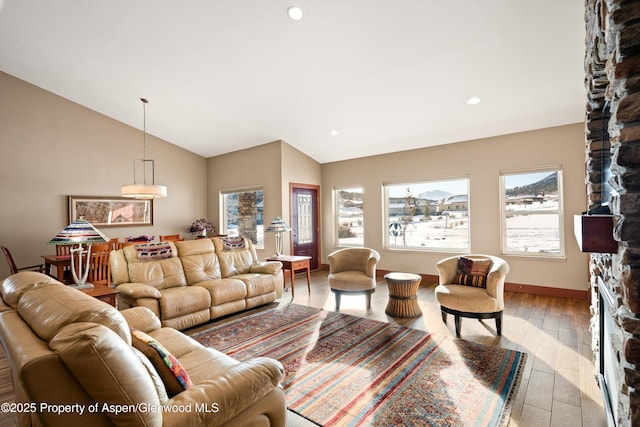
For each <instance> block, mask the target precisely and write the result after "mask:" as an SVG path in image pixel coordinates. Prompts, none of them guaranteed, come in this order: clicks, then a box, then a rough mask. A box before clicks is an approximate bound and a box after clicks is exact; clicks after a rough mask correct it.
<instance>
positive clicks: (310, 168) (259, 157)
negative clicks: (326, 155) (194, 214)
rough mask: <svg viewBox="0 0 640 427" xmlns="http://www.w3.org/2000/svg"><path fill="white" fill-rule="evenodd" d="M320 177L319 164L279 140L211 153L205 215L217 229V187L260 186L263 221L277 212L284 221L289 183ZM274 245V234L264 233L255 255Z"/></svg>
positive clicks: (287, 247) (315, 181) (268, 251)
mask: <svg viewBox="0 0 640 427" xmlns="http://www.w3.org/2000/svg"><path fill="white" fill-rule="evenodd" d="M320 179H321V169H320V164H319V163H318V162H316V161H315V160H313V159H311V158H310V157H308V156H307V155H305V154H304V153H302V152H300V151H299V150H297V149H295V148H293V147H292V146H290V145H289V144H287V143H285V142H283V141H274V142H271V143H268V144H264V145H260V146H257V147H253V148H248V149H246V150H240V151H235V152H232V153H228V154H223V155H220V156H216V157H211V158H209V159H208V187H209V195H208V197H209V204H208V208H209V209H208V210H209V219H210V220H212V221H213V222H214V224H216V227H218V229H220V225H221V223H220V221H221V218H222V214H221V212H220V208H221V207H220V192H221V191H228V190H234V189H242V188H247V187H256V186H262V188H263V191H264V217H265V221H271V220H272V219H273V218H275V217H276V216H281V217H282V218H283V219H284V220H285V221H286V222H287V223H288V222H289V220H290V215H289V211H290V209H289V183H290V182H296V183H303V184H312V185H320ZM283 237H284V236H283ZM284 238H285V239H286V237H284ZM274 247H275V237H274V235H273V234H272V233H265V248H266V249H258V250H257V251H258V255H259V256H260V257H264V256H267V255H271V254H272V253H273V248H274ZM283 249H284V253H290V244H289V240H284V244H283Z"/></svg>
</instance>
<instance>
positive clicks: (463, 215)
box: [384, 178, 469, 251]
mask: <svg viewBox="0 0 640 427" xmlns="http://www.w3.org/2000/svg"><path fill="white" fill-rule="evenodd" d="M384 194H385V212H386V215H385V222H386V224H385V230H386V233H385V234H386V237H385V247H386V248H389V249H412V250H443V249H444V250H453V251H468V250H469V179H468V178H460V179H451V180H443V181H423V182H402V183H388V184H385V185H384Z"/></svg>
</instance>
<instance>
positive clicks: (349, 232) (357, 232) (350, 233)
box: [334, 187, 364, 246]
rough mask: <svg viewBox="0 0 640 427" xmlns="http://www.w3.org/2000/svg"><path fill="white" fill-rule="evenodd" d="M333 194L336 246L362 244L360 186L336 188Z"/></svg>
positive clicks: (362, 220) (362, 227)
mask: <svg viewBox="0 0 640 427" xmlns="http://www.w3.org/2000/svg"><path fill="white" fill-rule="evenodd" d="M334 195H335V199H336V202H335V206H336V209H335V213H336V216H337V218H336V221H335V226H336V236H337V237H336V242H338V246H364V216H363V215H362V208H363V200H362V188H359V187H353V188H336V189H335V190H334Z"/></svg>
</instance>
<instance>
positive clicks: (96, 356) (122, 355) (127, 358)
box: [49, 323, 162, 426]
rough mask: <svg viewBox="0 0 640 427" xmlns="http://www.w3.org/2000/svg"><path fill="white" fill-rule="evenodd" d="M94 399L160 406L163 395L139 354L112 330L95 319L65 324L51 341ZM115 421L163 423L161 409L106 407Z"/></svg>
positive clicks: (128, 404) (132, 404)
mask: <svg viewBox="0 0 640 427" xmlns="http://www.w3.org/2000/svg"><path fill="white" fill-rule="evenodd" d="M49 347H50V348H51V349H52V350H53V351H56V352H57V353H58V354H59V355H60V358H61V359H62V361H63V362H64V364H65V365H66V367H67V369H68V370H69V371H70V372H71V373H72V374H73V376H74V377H75V378H76V380H77V381H78V382H79V383H80V385H81V386H82V388H84V390H85V391H86V392H87V394H88V395H89V396H91V398H92V399H93V400H94V402H99V404H100V405H101V406H100V408H101V409H102V408H103V407H104V406H103V405H118V406H120V407H135V405H141V404H142V405H146V407H157V406H158V405H160V399H159V397H158V393H157V392H156V389H155V386H154V384H153V380H152V378H151V377H150V376H149V372H148V371H147V369H146V368H145V366H144V365H143V364H142V362H141V361H140V359H139V358H138V356H136V354H135V353H134V352H133V349H132V347H131V345H130V344H127V343H126V342H124V340H122V339H121V338H120V337H118V336H117V335H116V334H115V333H114V332H113V331H111V330H110V329H108V328H107V327H105V326H102V325H96V324H95V323H73V324H70V325H67V326H65V327H64V328H62V329H61V330H60V332H59V333H58V334H56V336H55V337H54V338H53V339H52V340H51V341H50V342H49ZM104 413H105V415H106V416H108V417H109V418H110V419H111V421H112V422H113V424H114V425H148V426H151V425H161V424H162V413H161V412H160V411H132V412H121V413H119V414H116V413H115V412H110V411H104Z"/></svg>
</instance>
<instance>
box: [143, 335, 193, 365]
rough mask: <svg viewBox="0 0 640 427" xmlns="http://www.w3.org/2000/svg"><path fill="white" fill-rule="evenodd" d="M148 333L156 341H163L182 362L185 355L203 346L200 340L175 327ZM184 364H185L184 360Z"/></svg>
mask: <svg viewBox="0 0 640 427" xmlns="http://www.w3.org/2000/svg"><path fill="white" fill-rule="evenodd" d="M148 334H149V336H150V337H152V338H153V339H155V340H156V341H158V342H161V343H162V345H163V346H164V347H165V348H166V349H167V350H169V351H170V352H171V354H173V355H174V356H175V357H177V358H178V359H180V361H181V362H182V358H183V357H184V356H185V355H187V354H189V353H192V352H194V351H196V350H199V349H201V348H202V347H203V345H202V344H200V343H199V342H198V341H196V340H194V339H193V338H191V337H190V336H188V335H185V334H183V333H182V332H180V331H178V330H176V329H173V328H159V329H155V330H153V331H149V332H148ZM182 365H183V366H184V362H183V363H182Z"/></svg>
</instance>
